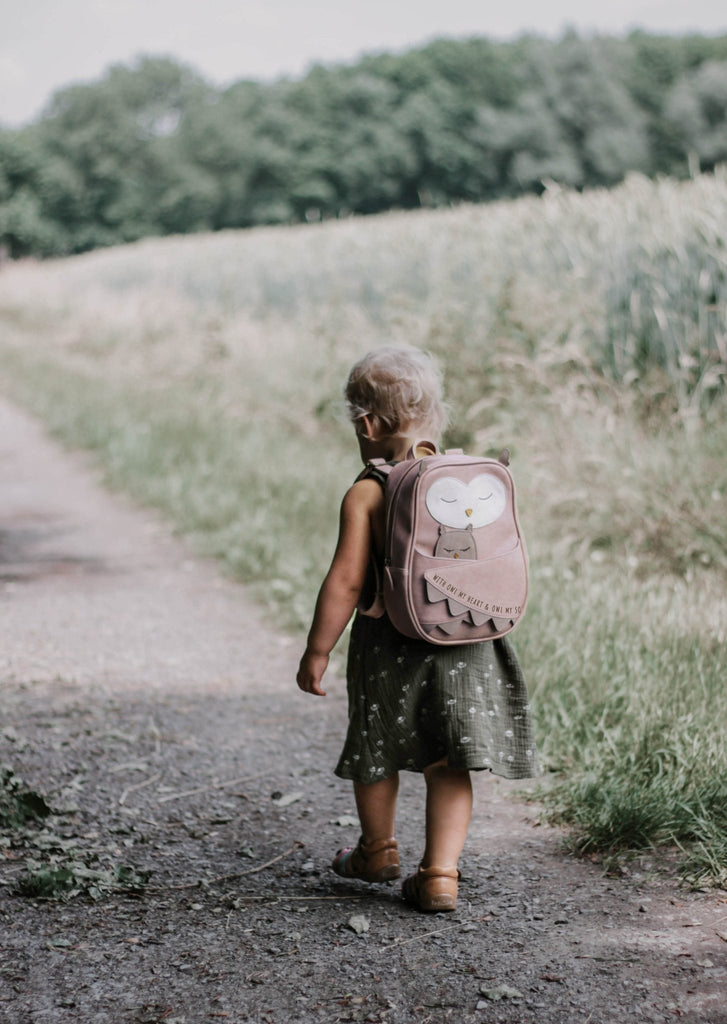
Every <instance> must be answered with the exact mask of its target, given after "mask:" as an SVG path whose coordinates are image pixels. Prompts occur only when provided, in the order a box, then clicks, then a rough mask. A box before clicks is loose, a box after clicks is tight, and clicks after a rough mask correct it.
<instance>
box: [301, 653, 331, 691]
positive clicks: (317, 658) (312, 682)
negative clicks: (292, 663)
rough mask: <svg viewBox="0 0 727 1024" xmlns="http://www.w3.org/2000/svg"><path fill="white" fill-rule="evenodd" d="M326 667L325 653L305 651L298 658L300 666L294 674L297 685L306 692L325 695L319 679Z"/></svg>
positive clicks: (326, 658)
mask: <svg viewBox="0 0 727 1024" xmlns="http://www.w3.org/2000/svg"><path fill="white" fill-rule="evenodd" d="M327 668H328V655H327V654H311V653H310V652H309V651H306V652H305V654H304V655H303V657H302V658H301V659H300V667H299V668H298V675H297V676H296V680H297V682H298V686H299V687H300V688H301V690H304V691H305V692H306V693H314V694H315V695H316V696H317V697H325V695H326V691H325V690H322V689H321V679H322V677H323V673H324V672H325V671H326V669H327Z"/></svg>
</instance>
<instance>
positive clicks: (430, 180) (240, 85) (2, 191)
mask: <svg viewBox="0 0 727 1024" xmlns="http://www.w3.org/2000/svg"><path fill="white" fill-rule="evenodd" d="M725 160H727V36H720V37H703V36H684V37H664V36H653V35H649V34H646V33H643V32H634V33H632V34H630V35H629V36H627V37H623V38H612V37H606V36H597V37H588V38H584V37H581V36H579V35H578V34H576V33H572V32H571V33H567V34H566V35H564V36H563V37H562V38H561V39H559V40H557V41H553V40H546V39H543V38H540V37H535V36H523V37H521V38H520V39H517V40H514V41H512V42H494V41H492V40H489V39H487V38H472V39H468V40H462V41H454V40H447V39H441V40H438V41H435V42H433V43H431V44H429V45H427V46H424V47H421V48H418V49H413V50H411V51H409V52H407V53H404V54H397V55H394V54H379V55H372V56H367V57H364V58H362V59H361V60H359V61H358V62H356V63H355V64H352V65H336V66H315V67H313V68H312V69H311V70H310V71H309V72H308V73H307V74H306V75H304V76H303V77H301V78H299V79H296V80H292V79H280V80H278V81H276V82H273V83H268V84H265V83H260V82H255V81H239V82H237V83H235V84H233V85H231V86H230V87H228V88H224V89H218V88H215V87H213V86H212V85H210V84H209V83H208V82H207V81H205V79H204V78H203V77H202V76H200V75H199V74H198V73H197V72H196V71H195V70H194V69H192V68H190V67H188V66H185V65H182V64H179V63H177V62H175V61H173V60H169V59H163V58H156V57H143V58H140V59H139V60H137V61H136V62H135V63H133V64H132V65H129V66H124V65H117V66H113V67H111V68H110V69H109V70H108V72H107V73H106V74H105V75H104V77H103V78H102V79H100V80H99V81H96V82H93V83H90V84H83V85H73V86H70V87H67V88H64V89H61V90H60V91H58V92H57V93H56V94H55V95H54V96H53V97H52V99H51V101H50V102H49V104H48V106H47V108H46V110H45V111H44V113H43V114H42V115H41V116H40V117H39V118H38V120H37V121H35V122H34V123H32V124H30V125H27V126H25V127H23V128H20V129H12V130H11V129H0V246H2V249H3V250H4V251H5V253H6V254H8V255H10V256H11V257H20V256H24V255H37V256H52V255H63V254H68V253H77V252H82V251H85V250H88V249H93V248H97V247H100V246H106V245H113V244H117V243H123V242H130V241H134V240H136V239H139V238H142V237H145V236H148V235H166V234H175V233H187V232H195V231H203V230H220V229H223V228H241V227H249V226H253V225H259V224H289V223H296V222H302V221H311V220H318V219H322V218H329V217H342V216H347V215H349V214H368V213H377V212H381V211H385V210H390V209H412V208H416V207H426V206H441V205H445V204H451V203H456V202H461V201H469V202H481V201H487V200H492V199H496V198H502V197H513V196H517V195H521V194H523V193H528V192H540V191H542V190H543V189H544V188H546V187H547V186H548V185H549V183H551V182H557V183H559V184H562V185H565V186H569V187H573V188H588V187H597V186H609V185H613V184H616V183H617V182H619V181H620V180H622V179H623V177H624V175H626V174H627V173H628V172H630V171H638V172H641V173H643V174H646V175H649V176H655V175H670V176H678V177H684V176H686V175H688V174H689V173H694V172H695V170H710V169H712V168H714V167H715V165H716V164H718V163H720V162H723V161H725Z"/></svg>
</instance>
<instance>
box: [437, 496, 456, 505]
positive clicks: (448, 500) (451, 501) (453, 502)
mask: <svg viewBox="0 0 727 1024" xmlns="http://www.w3.org/2000/svg"><path fill="white" fill-rule="evenodd" d="M439 500H440V501H443V502H444V503H445V504H446V505H456V504H457V499H456V498H440V499H439Z"/></svg>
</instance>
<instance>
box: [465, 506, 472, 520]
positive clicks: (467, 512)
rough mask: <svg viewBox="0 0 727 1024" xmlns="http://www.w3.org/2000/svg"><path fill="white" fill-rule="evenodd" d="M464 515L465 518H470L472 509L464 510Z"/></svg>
mask: <svg viewBox="0 0 727 1024" xmlns="http://www.w3.org/2000/svg"><path fill="white" fill-rule="evenodd" d="M464 514H465V515H466V516H467V518H468V519H469V517H470V516H471V515H472V509H471V508H466V509H465V510H464Z"/></svg>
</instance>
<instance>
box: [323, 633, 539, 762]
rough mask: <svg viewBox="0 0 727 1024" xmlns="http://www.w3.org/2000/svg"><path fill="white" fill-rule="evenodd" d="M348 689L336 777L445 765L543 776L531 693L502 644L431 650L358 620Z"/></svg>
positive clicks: (506, 645) (510, 651) (504, 640)
mask: <svg viewBox="0 0 727 1024" xmlns="http://www.w3.org/2000/svg"><path fill="white" fill-rule="evenodd" d="M347 682H348V707H349V724H348V733H347V735H346V742H345V745H344V748H343V752H342V754H341V757H340V760H339V762H338V764H337V766H336V769H335V771H336V775H338V776H340V777H341V778H344V779H353V780H356V781H358V782H376V781H378V780H379V779H385V778H387V777H388V776H390V775H393V774H394V773H395V772H397V771H399V770H400V769H406V770H408V771H415V772H420V771H422V770H423V769H424V768H426V767H428V766H429V765H431V764H435V763H436V762H437V761H441V760H442V759H443V758H447V761H448V763H449V765H450V766H451V767H452V768H470V769H475V770H481V769H485V768H487V769H489V770H490V771H492V772H494V773H495V774H496V775H501V776H503V777H504V778H508V779H526V778H533V777H535V776H537V775H539V774H540V769H539V766H538V755H537V750H536V747H535V739H534V736H533V725H532V718H531V714H530V704H529V700H528V691H527V687H526V685H525V680H524V678H523V674H522V671H521V669H520V664H519V662H518V660H517V656H516V655H515V652H514V650H513V648H512V645H511V644H510V642H509V641H508V639H507V638H506V637H502V638H501V639H499V640H488V641H486V642H484V643H477V644H463V645H457V646H451V647H449V646H448V647H437V646H435V645H433V644H429V643H427V642H426V641H423V640H410V639H409V638H408V637H405V636H402V634H401V633H399V632H397V631H396V630H395V629H394V627H393V626H392V625H391V623H390V622H389V620H388V618H387V617H386V616H384V617H383V618H380V619H374V618H370V617H368V616H365V615H361V614H358V615H357V616H356V618H355V619H354V623H353V627H352V632H351V643H350V647H349V653H348V670H347Z"/></svg>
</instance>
